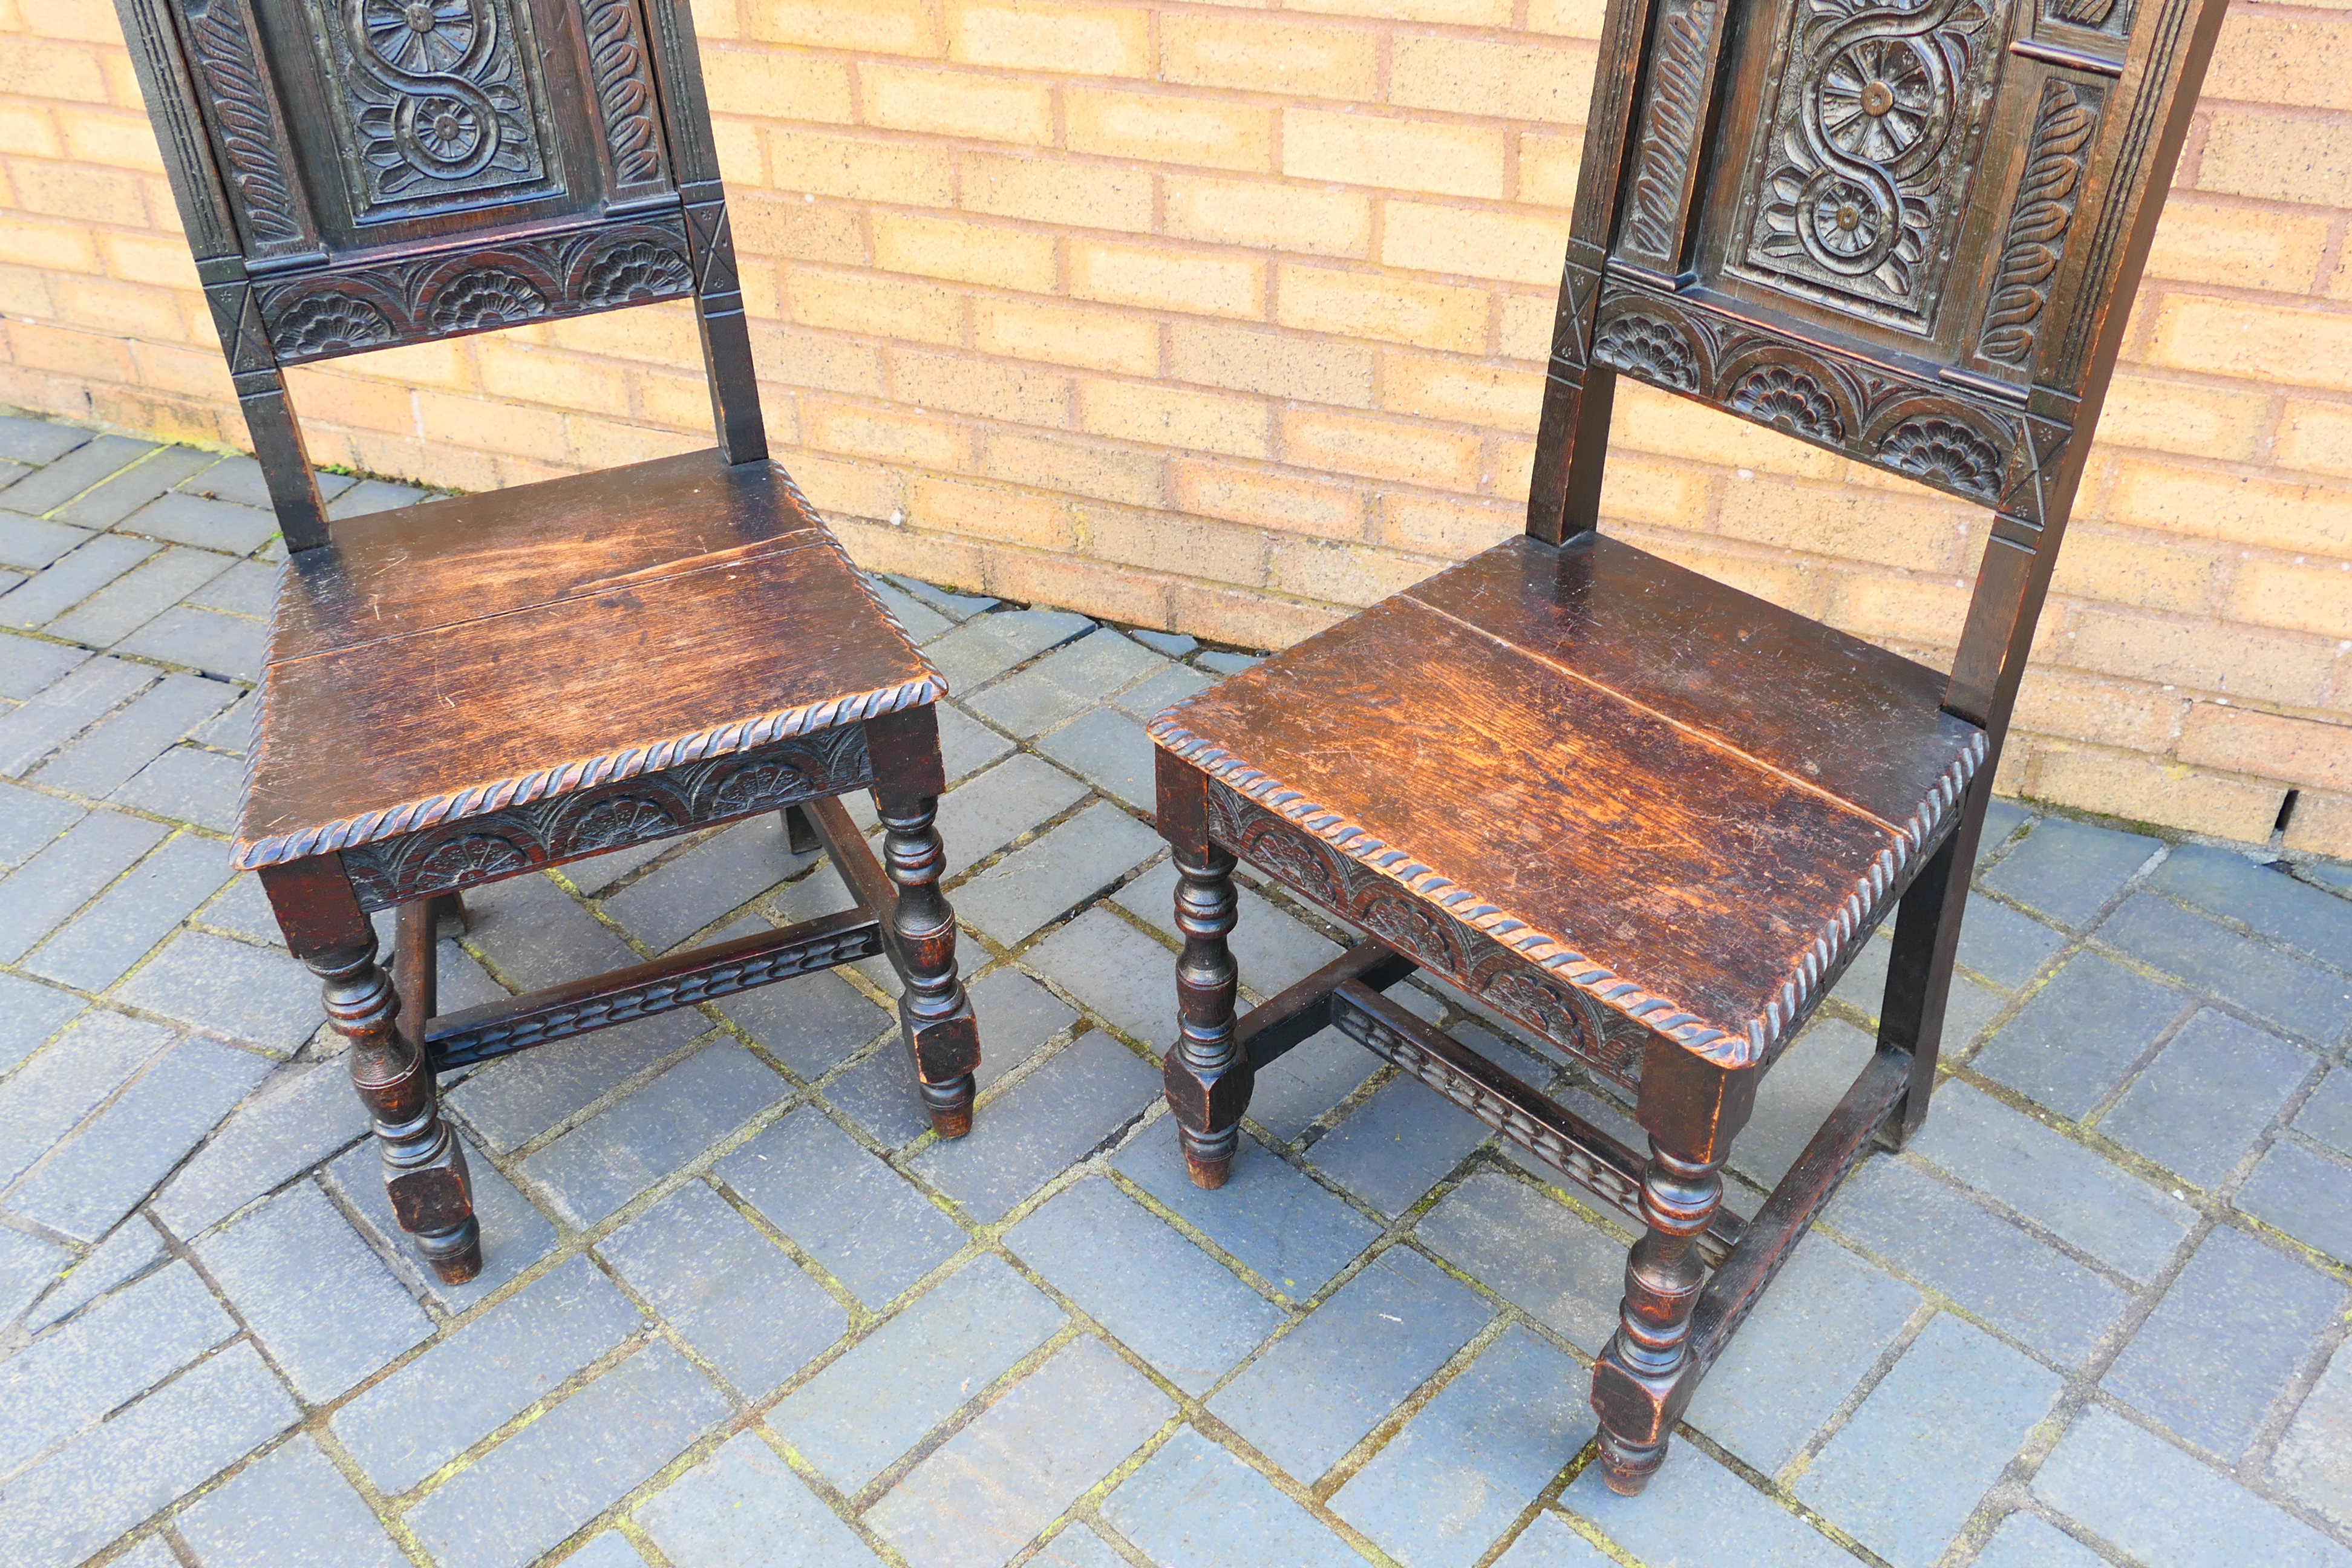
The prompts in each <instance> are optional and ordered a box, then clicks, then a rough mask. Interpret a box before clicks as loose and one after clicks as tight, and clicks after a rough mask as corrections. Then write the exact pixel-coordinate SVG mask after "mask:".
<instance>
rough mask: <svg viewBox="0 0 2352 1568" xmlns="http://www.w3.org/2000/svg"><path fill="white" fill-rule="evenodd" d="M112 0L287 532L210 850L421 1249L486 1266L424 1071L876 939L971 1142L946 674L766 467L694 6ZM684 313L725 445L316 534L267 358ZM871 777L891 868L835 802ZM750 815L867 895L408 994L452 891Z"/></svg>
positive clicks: (906, 1026) (935, 1076)
mask: <svg viewBox="0 0 2352 1568" xmlns="http://www.w3.org/2000/svg"><path fill="white" fill-rule="evenodd" d="M119 8H120V10H121V15H122V21H123V28H124V32H125V33H126V34H127V35H128V37H129V39H130V43H131V53H132V56H133V58H134V59H135V60H136V62H137V66H138V69H139V74H140V79H141V83H142V87H143V89H144V90H145V92H146V95H147V100H148V105H149V108H150V111H151V112H152V116H153V118H154V121H155V126H156V130H157V132H158V133H159V135H160V139H161V141H162V143H163V151H164V154H165V160H166V163H168V165H169V167H170V170H171V176H172V182H173V189H174V191H175V193H176V195H177V196H178V198H179V204H180V211H181V216H182V217H183V219H184V222H185V224H186V227H187V232H188V235H189V237H190V241H191V244H192V245H193V247H194V251H195V254H196V261H197V267H198V270H199V273H200V274H201V276H202V279H203V281H204V285H205V294H206V296H207V298H208V299H209V300H210V301H211V303H212V308H213V313H214V318H215V321H216V322H217V324H218V326H219V328H220V336H221V343H222V346H223V348H224V349H225V350H226V353H227V355H228V359H229V364H230V369H231V371H232V372H233V374H234V376H235V381H236V391H237V395H238V398H239V400H240V402H241V404H242V405H243V408H244V411H245V416H246V420H247V426H248V428H249V429H250V431H251V434H252V438H253V442H254V446H255V447H256V449H257V452H258V454H259V457H260V459H261V463H262V467H263V468H264V470H265V472H266V474H267V476H268V483H269V490H270V497H271V500H272V502H273V503H274V505H275V507H276V509H277V512H278V521H279V523H280V525H281V526H282V528H283V530H284V532H285V539H286V542H287V545H288V548H289V551H290V552H291V556H290V559H289V563H288V564H287V567H286V571H285V575H284V577H283V579H282V582H281V586H280V589H279V595H278V611H277V615H276V617H275V620H274V623H273V625H272V626H271V630H270V640H269V655H268V668H267V669H266V671H265V674H264V677H263V681H262V687H261V696H260V717H259V719H258V720H257V724H256V729H255V734H254V740H253V744H252V751H251V763H250V765H249V768H248V772H247V783H246V792H245V801H244V805H243V808H242V811H241V814H240V817H239V824H238V828H237V835H236V847H235V853H236V864H237V865H238V866H240V867H250V868H257V869H258V870H259V872H260V876H261V881H262V885H263V887H264V888H265V889H267V891H268V897H269V900H270V903H271V906H272V907H273V909H274V910H276V913H277V916H278V923H279V925H280V927H281V928H282V929H283V930H284V931H285V935H286V940H287V942H288V944H289V946H290V947H291V948H292V949H293V951H294V952H295V953H296V954H297V955H298V956H299V957H300V958H301V959H302V960H303V962H304V963H307V964H309V965H310V968H311V969H312V970H314V971H316V972H317V973H319V974H320V976H322V977H323V979H324V981H325V987H326V1005H327V1012H328V1015H329V1016H330V1018H331V1020H332V1021H333V1024H334V1026H335V1027H336V1028H337V1029H339V1030H341V1032H342V1033H343V1034H344V1035H346V1036H348V1037H350V1038H351V1041H352V1049H351V1066H352V1081H353V1083H354V1084H355V1085H356V1086H357V1088H358V1090H359V1093H360V1097H361V1099H362V1100H363V1101H365V1102H366V1103H367V1105H368V1106H369V1107H370V1108H371V1110H372V1111H373V1118H374V1126H375V1132H376V1135H377V1137H378V1139H379V1140H380V1141H381V1146H382V1150H383V1159H384V1166H385V1173H386V1180H387V1182H388V1183H389V1184H390V1187H391V1194H392V1205H393V1209H394V1213H395V1214H396V1215H398V1216H399V1221H400V1224H401V1226H403V1228H404V1229H406V1230H407V1231H409V1232H410V1233H411V1235H412V1237H413V1239H414V1241H415V1247H416V1249H417V1251H418V1252H419V1253H420V1254H421V1255H422V1256H423V1258H425V1260H426V1261H427V1262H428V1263H430V1264H431V1265H432V1266H433V1268H435V1269H436V1271H437V1272H438V1273H439V1275H440V1277H441V1278H442V1279H445V1280H449V1281H453V1282H454V1281H458V1280H463V1279H470V1278H472V1276H473V1275H474V1274H475V1272H476V1271H477V1270H478V1269H479V1268H480V1267H481V1241H480V1234H479V1230H478V1226H477V1225H476V1222H475V1220H474V1217H473V1204H472V1194H471V1190H470V1186H469V1184H468V1180H467V1171H466V1160H465V1154H464V1152H463V1150H462V1149H460V1148H459V1147H458V1145H457V1142H456V1141H455V1140H454V1139H453V1137H452V1136H451V1134H450V1131H449V1130H448V1129H447V1127H446V1125H445V1124H444V1122H443V1121H442V1120H441V1118H440V1116H439V1114H438V1112H437V1110H436V1092H435V1075H436V1073H438V1072H444V1071H447V1070H449V1069H451V1068H457V1067H461V1066H464V1065H466V1064H468V1063H474V1062H480V1061H484V1060H487V1059H488V1058H493V1057H498V1056H502V1055H504V1054H506V1053H508V1052H510V1051H516V1050H520V1049H523V1048H524V1047H530V1046H536V1045H541V1044H544V1043H546V1042H548V1041H551V1040H559V1039H562V1038H565V1037H569V1036H572V1035H577V1034H581V1033H583V1032H584V1031H587V1030H591V1029H596V1028H601V1027H604V1026H607V1025H611V1024H616V1023H621V1022H624V1021H626V1020H629V1019H633V1018H639V1017H644V1016H647V1015H649V1014H654V1013H658V1012H662V1011H665V1010H667V1009H669V1008H674V1007H684V1006H691V1005H695V1004H697V1003H699V1002H703V1001H706V1000H709V999H710V998H712V997H717V996H722V995H725V994H729V993H730V992H736V991H741V990H745V989H747V988H749V987H751V986H755V985H762V984H768V983H770V982H772V981H775V980H781V979H784V978H786V977H788V976H791V975H794V974H801V973H808V972H810V971H813V970H819V969H824V968H827V967H830V966H832V965H835V964H839V963H848V962H850V961H852V960H854V959H858V958H863V957H866V956H869V955H872V954H874V953H877V952H884V953H887V954H888V955H889V957H890V959H891V961H892V962H893V963H895V964H896V966H897V967H898V973H900V975H901V976H902V977H903V979H904V981H905V983H906V989H905V993H904V994H903V996H902V998H901V1001H900V1004H899V1017H900V1022H901V1025H902V1026H903V1030H904V1033H905V1036H906V1039H907V1043H908V1047H909V1049H910V1051H911V1053H912V1055H913V1057H914V1058H915V1065H916V1070H917V1076H918V1078H919V1083H920V1092H921V1096H922V1100H923V1102H924V1105H925V1107H926V1109H927V1110H929V1114H930V1117H931V1121H932V1125H933V1126H934V1127H935V1128H937V1129H938V1131H940V1133H941V1134H942V1135H944V1136H948V1137H956V1136H960V1135H961V1134H962V1133H963V1132H965V1131H968V1130H969V1129H970V1126H971V1100H972V1069H973V1068H974V1067H975V1066H976V1065H977V1064H978V1061H979V1042H978V1037H977V1035H976V1032H975V1029H974V1026H973V1024H972V1018H971V1010H970V1008H969V1006H968V1005H967V1004H966V1002H965V999H964V994H963V989H962V986H961V984H959V982H958V980H957V978H956V972H955V958H954V945H955V944H954V938H955V927H954V921H953V918H952V917H951V915H950V912H949V910H948V906H947V904H946V903H945V901H944V900H942V899H941V898H940V892H939V887H938V880H939V875H940V865H941V857H940V840H939V837H938V835H937V834H936V833H935V832H934V831H933V830H932V818H933V813H934V807H935V805H936V802H937V797H938V795H939V794H940V790H941V788H942V787H943V778H942V774H941V769H940V749H939V731H938V722H937V719H936V717H935V714H934V711H933V709H932V707H931V704H932V703H933V702H935V701H936V700H938V699H939V698H940V697H941V696H943V695H944V694H945V692H946V685H945V683H944V682H943V681H942V680H941V679H940V675H939V673H938V672H937V671H936V670H934V669H933V668H931V666H930V665H929V663H928V662H927V661H926V660H925V659H924V658H923V657H922V656H921V655H920V654H919V653H918V652H916V650H915V648H914V647H913V646H912V645H911V644H910V643H909V642H908V640H907V637H906V635H905V634H904V633H903V632H902V631H901V630H900V629H899V627H898V624H897V623H896V622H895V621H893V620H892V619H891V617H890V616H889V615H888V614H887V611H886V610H885V609H884V608H883V606H882V605H881V604H880V603H879V602H878V601H877V600H876V598H875V597H874V596H873V595H872V594H871V593H869V592H868V591H867V589H866V585H865V584H864V582H863V581H862V580H861V579H860V578H859V576H858V575H857V574H856V571H855V570H854V569H853V568H852V566H851V565H850V563H849V560H848V558H847V556H846V555H845V554H844V553H843V552H842V550H841V547H840V546H839V545H838V544H836V543H835V542H834V540H833V538H832V536H831V535H830V534H829V533H827V532H826V531H825V530H824V526H823V525H822V524H821V523H820V522H819V521H818V520H817V518H816V516H815V514H814V513H813V512H812V511H811V510H809V507H808V503H807V502H806V501H805V500H803V498H802V496H801V494H800V491H799V490H798V489H796V488H795V487H794V486H793V481H792V479H790V478H789V477H788V476H787V475H786V474H785V473H784V471H783V470H782V468H779V467H778V466H776V465H775V464H774V463H772V462H770V461H769V460H768V456H767V445H766V438H765V437H764V435H763V434H762V431H761V420H760V408H759V402H758V393H757V389H756V387H755V385H754V384H753V380H752V367H751V344H750V340H749V337H748V335H747V334H746V331H745V327H744V319H743V301H742V296H741V294H740V291H739V289H738V286H737V282H736V274H735V259H734V250H733V242H732V240H731V238H730V235H729V231H728V226H727V208H726V203H725V198H724V194H723V192H722V190H721V188H720V185H719V168H718V162H717V158H716V155H715V153H714V152H713V149H712V142H711V132H710V122H709V111H708V109H707V107H706V104H705V101H704V98H703V88H702V80H701V73H700V66H699V62H698V56H697V53H696V47H695V41H694V34H693V30H692V26H691V22H690V18H689V16H688V8H687V3H686V0H119ZM689 298H690V299H692V300H694V302H695V306H696V310H697V314H698V320H699V322H700V329H701V340H702V346H703V353H704V357H705V360H706V362H707V365H708V369H709V380H710V390H711V403H712V407H713V411H714V413H715V414H716V416H717V420H718V426H719V447H718V448H717V449H716V450H712V451H704V452H698V453H694V454H692V455H689V456H684V457H676V458H663V459H660V460H657V461H653V462H646V463H639V464H637V465H635V466H634V467H630V468H618V469H614V470H611V471H608V472H604V473H596V474H589V475H583V476H579V477H576V478H572V479H557V480H552V481H550V482H547V483H543V484H533V485H527V486H523V487H520V488H519V489H511V490H505V491H499V492H496V493H492V494H487V495H480V496H474V497H469V498H464V499H459V500H442V501H434V502H428V503H426V504H425V505H421V506H415V507H410V508H407V509H405V510H398V511H393V512H387V513H383V514H379V515H377V516H373V517H365V518H355V519H352V520H348V521H338V522H336V523H334V524H333V525H332V527H330V526H329V524H328V522H327V521H326V519H325V516H324V514H323V512H322V510H321V509H320V498H319V494H318V491H317V489H316V488H315V487H314V485H313V483H312V480H311V476H310V466H309V464H308V462H307V461H306V459H305V458H304V453H303V447H302V437H301V434H300V432H299V428H298V427H297V426H296V423H295V418H294V411H293V408H292V406H291V405H290V404H289V400H288V396H287V390H286V384H285V380H284V377H283V375H282V374H281V373H282V367H284V366H286V365H289V364H298V363H308V362H310V361H314V360H321V359H326V358H329V357H331V356H334V355H338V354H348V353H358V352H360V351H362V350H366V349H373V348H377V347H382V346H384V345H389V344H395V343H418V342H431V341H434V340H436V339H441V338H446V337H452V336H455V335H457V334H460V333H465V332H473V331H483V330H485V329H488V328H493V327H502V326H508V325H510V324H514V323H517V322H522V321H541V320H545V319H549V318H553V317H560V316H570V315H576V314H579V313H582V312H583V311H591V310H609V309H613V308H614V307H618V306H623V305H634V304H637V303H640V302H643V301H647V300H674V299H689ZM866 786H871V788H872V789H873V791H874V794H875V796H876V799H877V804H878V806H879V809H880V814H881V816H882V820H883V823H884V827H885V837H884V852H885V858H886V859H887V863H888V869H887V874H886V873H885V871H884V870H883V868H881V867H880V866H877V864H876V861H875V858H874V856H873V855H872V853H871V852H870V851H869V850H868V849H867V847H866V844H865V841H864V839H863V838H862V837H861V836H860V834H859V833H858V831H857V830H856V827H855V826H853V825H852V823H851V820H850V818H849V816H848V815H847V813H846V812H845V810H844V809H843V808H842V805H841V803H840V802H839V800H838V799H837V798H835V797H837V796H839V795H842V794H843V793H845V792H846V791H849V790H852V789H856V788H860V787H866ZM780 809H781V810H782V811H783V813H784V816H785V825H786V827H787V828H788V830H789V832H790V836H791V838H792V841H793V847H794V848H795V849H802V850H805V849H812V848H814V847H815V844H816V842H817V841H818V840H822V841H823V842H824V844H825V846H826V847H828V848H830V850H831V851H832V853H833V857H834V860H835V865H836V866H838V867H839V868H840V870H841V873H842V875H843V877H844V879H845V880H846V881H847V883H848V884H849V886H850V888H851V889H852V891H853V892H854V893H855V895H856V902H857V904H858V906H859V907H858V908H857V909H856V910H852V911H849V912H845V913H843V914H839V915H835V916H830V917H827V918H824V919H822V920H816V921H808V922H806V923H804V924H801V925H796V926H793V927H791V928H789V929H786V930H783V931H772V932H768V933H765V934H761V935H754V936H749V937H744V938H741V939H739V940H736V941H732V942H722V943H719V945H717V946H713V947H707V948H704V949H701V950H700V951H698V952H689V953H687V954H684V955H682V956H675V957H670V958H666V959H662V960H659V961H656V962H654V963H644V964H639V965H636V966H635V967H633V968H629V969H625V970H621V971H617V972H615V973H609V974H604V975H599V976H595V977H593V978H590V979H584V980H581V981H577V982H574V983H572V984H565V985H560V986H556V987H554V988H552V989H550V990H545V991H540V992H535V993H532V994H529V995H525V996H519V997H516V998H513V999H512V1000H509V1001H504V1002H499V1003H496V1004H492V1005H485V1006H480V1007H474V1008H470V1009H467V1010H466V1011H464V1012H460V1013H453V1014H448V1015H444V1016H436V1013H435V1006H434V990H435V986H434V972H433V955H434V938H435V933H436V928H437V927H438V926H439V924H440V923H441V921H442V920H443V918H445V917H455V918H458V919H462V918H463V906H462V904H461V902H460V900H459V891H460V889H465V888H467V887H471V886H474V885H477V884H479V883H484V882H490V881H495V880H497V879H500V878H504V877H513V876H519V875H522V874H524V873H527V872H530V871H535V870H537V869H539V868H542V867H546V866H551V865H556V864H559V863H561V862H563V861H567V860H572V859H575V858H579V857H582V856H587V855H594V854H598V853H600V852H604V851H608V850H612V849H616V848H619V847H624V846H626V845H630V844H635V843H639V842H642V841H644V840H646V839H653V838H660V837H667V836H669V835H673V834H679V833H684V832H687V831H688V830H689V829H693V828H698V827H701V826H706V825H708V824H711V823H719V822H725V821H728V820H730V819H731V818H738V817H744V816H752V815H754V814H757V813H762V812H769V811H776V810H780ZM894 884H895V886H894ZM393 907H397V909H398V910H399V915H398V920H397V925H396V930H397V933H398V935H397V941H396V943H395V957H394V961H393V972H392V974H391V975H390V976H387V975H386V974H385V973H383V970H382V969H380V968H379V967H378V963H377V943H376V939H375V936H374V933H373V927H372V925H371V922H370V921H369V918H368V917H369V912H370V911H371V910H382V909H386V908H393Z"/></svg>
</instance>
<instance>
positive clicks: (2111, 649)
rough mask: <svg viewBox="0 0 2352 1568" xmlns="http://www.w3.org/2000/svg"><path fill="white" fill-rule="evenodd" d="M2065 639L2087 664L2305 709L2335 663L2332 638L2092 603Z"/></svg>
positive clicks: (2070, 623)
mask: <svg viewBox="0 0 2352 1568" xmlns="http://www.w3.org/2000/svg"><path fill="white" fill-rule="evenodd" d="M2061 646H2062V647H2063V649H2064V652H2065V658H2066V659H2067V662H2069V663H2071V664H2077V665H2080V666H2082V667H2083V668H2085V669H2097V670H2104V671H2105V672H2106V673H2108V674H2110V675H2127V676H2133V677H2136V678H2137V679H2141V680H2152V681H2157V682H2159V683H2161V684H2163V685H2167V686H2179V687H2186V688H2188V689H2190V690H2192V691H2209V692H2213V693H2216V694H2218V695H2220V696H2223V697H2230V698H2234V699H2240V700H2249V699H2251V700H2256V701H2264V702H2284V703H2288V704H2291V705H2294V706H2296V707H2303V708H2312V707H2316V706H2318V704H2319V700H2320V696H2321V693H2322V692H2323V691H2324V690H2325V689H2326V685H2327V674H2328V671H2329V670H2330V669H2331V668H2333V667H2334V665H2335V662H2336V646H2335V644H2334V643H2332V642H2326V641H2306V640H2304V639H2301V638H2296V637H2274V636H2271V635H2268V634H2266V633H2263V632H2257V631H2253V630H2252V629H2250V628H2248V627H2244V626H2231V627H2230V628H2228V629H2227V630H2226V631H2224V630H2222V629H2221V628H2220V627H2217V626H2214V625H2212V624H2211V623H2210V622H2196V621H2177V620H2164V619H2159V618H2158V617H2156V616H2133V615H2125V614H2119V613H2117V612H2116V611H2113V610H2108V609H2105V608H2101V607H2095V606H2087V605H2086V606H2083V607H2080V608H2077V609H2075V610H2074V611H2073V612H2072V613H2070V614H2069V615H2068V616H2067V617H2066V627H2065V631H2064V633H2063V642H2062V645H2061ZM2161 749H2162V748H2160V747H2159V748H2158V750H2161Z"/></svg>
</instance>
